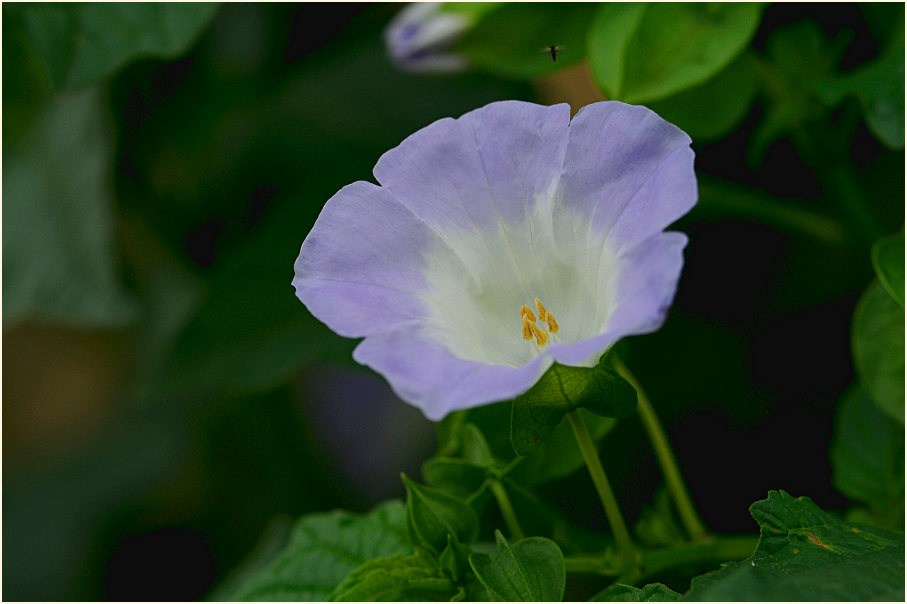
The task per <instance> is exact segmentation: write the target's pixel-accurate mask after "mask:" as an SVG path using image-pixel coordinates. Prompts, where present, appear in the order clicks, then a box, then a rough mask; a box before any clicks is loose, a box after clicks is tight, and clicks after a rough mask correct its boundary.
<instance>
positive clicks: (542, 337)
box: [526, 323, 548, 348]
mask: <svg viewBox="0 0 907 604" xmlns="http://www.w3.org/2000/svg"><path fill="white" fill-rule="evenodd" d="M526 325H529V329H530V330H532V335H534V336H535V341H536V343H537V344H538V345H539V348H541V347H543V346H544V345H545V344H547V343H548V332H547V331H545V330H544V329H541V328H540V327H538V326H537V325H536V324H535V323H526Z"/></svg>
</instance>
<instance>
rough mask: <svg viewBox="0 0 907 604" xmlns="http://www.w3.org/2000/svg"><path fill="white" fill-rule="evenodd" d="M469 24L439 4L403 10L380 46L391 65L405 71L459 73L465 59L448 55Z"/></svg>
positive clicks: (420, 5) (451, 54) (391, 23)
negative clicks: (386, 53)
mask: <svg viewBox="0 0 907 604" xmlns="http://www.w3.org/2000/svg"><path fill="white" fill-rule="evenodd" d="M470 23H471V21H470V18H469V16H468V15H467V14H462V13H452V12H449V11H445V10H444V5H443V3H440V2H416V3H412V4H409V5H407V6H405V7H404V8H403V9H402V10H400V12H399V13H397V14H396V15H395V16H394V18H393V19H392V20H391V22H390V24H389V25H388V27H387V29H386V30H385V32H384V42H385V45H386V46H387V51H388V54H389V55H390V57H391V59H392V60H393V61H394V63H395V64H396V65H397V66H398V67H400V68H401V69H405V70H407V71H433V72H444V71H460V70H462V69H465V68H466V59H465V58H464V57H462V56H460V55H458V54H456V53H453V52H450V51H449V47H450V46H451V45H452V44H453V43H454V42H456V41H457V40H458V39H459V38H460V36H461V35H462V34H463V32H464V31H466V29H467V28H468V27H469V25H470Z"/></svg>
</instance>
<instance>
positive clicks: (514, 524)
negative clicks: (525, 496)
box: [490, 480, 526, 541]
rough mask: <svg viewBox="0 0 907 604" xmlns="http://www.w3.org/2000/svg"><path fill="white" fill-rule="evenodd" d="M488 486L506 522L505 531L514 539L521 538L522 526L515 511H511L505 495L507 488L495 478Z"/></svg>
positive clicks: (522, 536)
mask: <svg viewBox="0 0 907 604" xmlns="http://www.w3.org/2000/svg"><path fill="white" fill-rule="evenodd" d="M490 488H491V494H492V495H494V498H495V500H497V502H498V507H499V508H500V509H501V515H502V516H503V517H504V522H505V523H506V524H507V531H508V532H509V533H510V537H511V538H512V539H513V540H514V541H519V540H520V539H523V538H524V537H525V536H526V534H525V533H524V532H523V528H522V527H521V526H520V522H519V520H517V517H516V513H515V512H514V511H513V505H512V504H511V503H510V497H509V496H508V495H507V490H506V489H505V488H504V486H503V485H502V484H501V483H500V482H498V481H497V480H493V481H492V482H491V486H490Z"/></svg>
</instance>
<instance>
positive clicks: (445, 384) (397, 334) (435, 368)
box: [353, 321, 551, 421]
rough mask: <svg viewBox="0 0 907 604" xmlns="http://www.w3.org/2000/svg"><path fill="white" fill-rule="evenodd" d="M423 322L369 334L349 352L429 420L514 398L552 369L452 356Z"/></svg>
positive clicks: (538, 362)
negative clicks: (499, 363)
mask: <svg viewBox="0 0 907 604" xmlns="http://www.w3.org/2000/svg"><path fill="white" fill-rule="evenodd" d="M431 331H432V328H431V327H429V326H426V325H425V324H424V323H422V322H418V321H413V322H411V323H407V324H402V325H396V326H394V327H392V328H389V329H385V330H382V331H380V332H376V333H372V334H370V335H369V337H367V338H366V339H365V340H363V341H362V342H361V343H360V344H359V346H357V347H356V349H355V350H354V351H353V358H354V359H355V360H356V362H358V363H361V364H363V365H368V366H369V367H371V368H372V369H374V370H375V371H377V372H378V373H380V374H381V375H383V376H384V377H385V378H386V379H387V381H388V383H389V384H390V385H391V387H392V388H393V390H394V392H395V393H396V394H397V396H399V397H400V398H401V399H403V400H404V401H406V402H408V403H409V404H411V405H414V406H416V407H418V408H419V409H421V410H422V411H423V413H425V417H427V418H428V419H430V420H432V421H438V420H440V419H442V418H443V417H444V416H445V415H447V414H448V413H451V412H452V411H459V410H462V409H469V408H472V407H478V406H479V405H484V404H487V403H494V402H498V401H503V400H508V399H512V398H514V397H515V396H517V395H519V394H521V393H523V392H525V391H526V390H528V389H529V388H530V387H531V386H532V385H533V384H535V382H536V381H538V379H539V378H540V377H541V376H542V374H543V373H545V371H546V370H547V369H548V368H549V367H550V366H551V359H550V358H548V357H546V356H538V357H536V358H535V359H533V360H532V361H530V362H529V363H527V364H525V365H522V366H520V367H512V366H509V365H492V364H488V363H482V362H479V361H468V360H465V359H461V358H458V357H455V356H454V355H453V354H451V353H450V351H449V350H448V349H447V348H446V347H444V346H443V345H442V344H440V343H439V342H438V340H437V338H436V337H435V336H434V335H433V334H432V333H431Z"/></svg>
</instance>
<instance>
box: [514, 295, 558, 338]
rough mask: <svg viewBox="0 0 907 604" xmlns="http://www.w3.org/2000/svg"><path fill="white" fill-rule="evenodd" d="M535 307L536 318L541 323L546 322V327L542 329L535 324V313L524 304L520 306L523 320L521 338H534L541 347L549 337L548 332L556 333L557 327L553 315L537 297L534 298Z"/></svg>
mask: <svg viewBox="0 0 907 604" xmlns="http://www.w3.org/2000/svg"><path fill="white" fill-rule="evenodd" d="M535 307H536V308H537V309H538V310H539V318H538V320H539V321H541V322H542V323H547V324H548V329H547V330H545V329H542V328H541V327H539V326H538V325H536V324H535V313H533V312H532V309H531V308H529V307H528V306H526V305H525V304H524V305H523V306H521V307H520V318H521V319H522V320H523V339H524V340H527V341H531V340H532V339H533V338H535V342H536V344H538V345H539V348H542V347H543V346H545V344H547V343H548V340H549V339H550V337H551V336H550V334H552V333H557V330H558V329H559V327H558V325H557V321H555V320H554V316H552V314H551V313H550V312H548V309H546V308H545V307H544V306H543V305H542V301H541V300H539V299H538V298H536V299H535Z"/></svg>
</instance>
